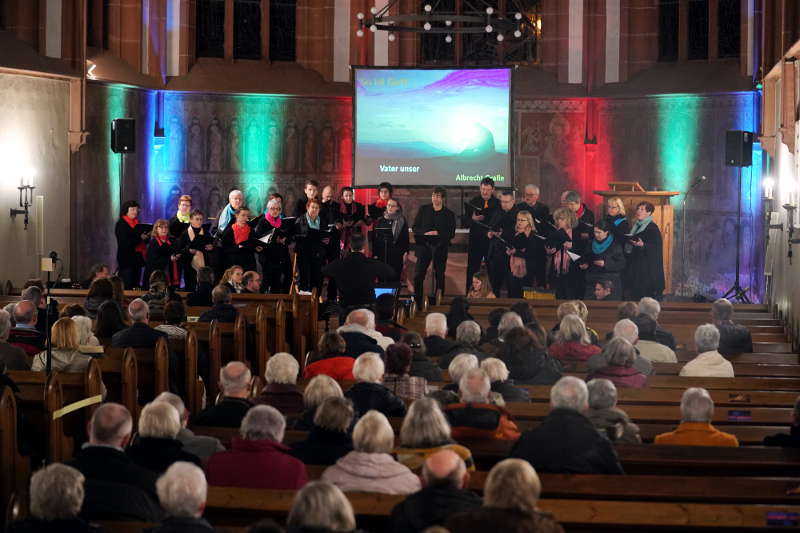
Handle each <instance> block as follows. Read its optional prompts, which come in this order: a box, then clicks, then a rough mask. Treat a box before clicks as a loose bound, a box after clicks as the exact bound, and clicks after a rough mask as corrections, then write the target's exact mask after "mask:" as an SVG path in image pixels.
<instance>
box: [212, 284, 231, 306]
mask: <svg viewBox="0 0 800 533" xmlns="http://www.w3.org/2000/svg"><path fill="white" fill-rule="evenodd" d="M230 301H231V290H230V289H229V288H228V286H227V285H217V286H216V287H214V289H213V290H212V291H211V302H212V303H213V304H214V305H219V304H226V303H230Z"/></svg>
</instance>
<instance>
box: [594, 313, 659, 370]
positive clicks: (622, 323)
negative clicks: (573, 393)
mask: <svg viewBox="0 0 800 533" xmlns="http://www.w3.org/2000/svg"><path fill="white" fill-rule="evenodd" d="M609 335H610V336H609V337H608V339H607V340H610V339H612V338H622V339H625V340H626V341H628V342H630V343H631V344H633V347H634V349H635V348H636V345H637V344H638V342H639V328H637V327H636V324H635V323H634V322H633V321H632V320H630V319H628V318H623V319H620V320H618V321H617V323H616V324H615V325H614V330H613V331H612V332H611V333H610V334H609ZM586 364H587V366H588V367H589V371H593V370H597V369H600V368H604V367H606V366H608V361H607V360H606V356H605V355H604V354H603V352H600V353H597V354H595V355H593V356H591V357H590V358H589V360H588V361H586ZM633 367H634V368H635V369H637V370H638V371H639V372H641V373H642V374H644V375H645V376H652V375H653V374H655V370H654V369H653V363H651V362H650V361H648V360H647V359H645V358H644V357H642V356H640V355H639V353H638V352H637V353H636V358H635V359H634V361H633Z"/></svg>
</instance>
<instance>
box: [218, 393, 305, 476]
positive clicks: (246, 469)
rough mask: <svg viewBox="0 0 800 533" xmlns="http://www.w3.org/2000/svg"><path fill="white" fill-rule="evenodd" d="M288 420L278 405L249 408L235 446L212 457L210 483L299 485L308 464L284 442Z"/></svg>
mask: <svg viewBox="0 0 800 533" xmlns="http://www.w3.org/2000/svg"><path fill="white" fill-rule="evenodd" d="M285 430H286V420H285V419H284V418H283V415H282V414H281V413H280V412H279V411H278V410H277V409H275V408H274V407H271V406H269V405H257V406H255V407H253V408H252V409H250V410H249V411H248V412H247V415H246V416H245V417H244V419H242V425H241V427H240V428H239V432H240V433H241V438H239V437H234V438H233V440H232V441H231V449H230V450H228V451H224V452H217V453H215V454H214V455H212V456H211V457H210V458H209V459H208V466H207V467H206V472H207V474H208V483H209V484H210V485H214V486H222V487H241V488H252V489H299V488H301V487H302V486H303V485H305V484H306V481H307V480H308V478H307V476H306V467H305V465H303V463H301V462H300V461H299V460H297V459H295V458H294V457H292V456H291V455H289V448H288V447H287V446H284V445H283V444H282V442H283V435H284V431H285Z"/></svg>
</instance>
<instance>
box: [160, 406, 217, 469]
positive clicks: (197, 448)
mask: <svg viewBox="0 0 800 533" xmlns="http://www.w3.org/2000/svg"><path fill="white" fill-rule="evenodd" d="M154 401H156V402H166V403H168V404H170V405H171V406H172V407H174V408H175V410H176V411H177V412H178V415H179V417H180V420H181V428H180V430H179V431H178V436H177V437H176V438H177V439H178V441H180V443H181V444H183V451H185V452H186V453H191V454H192V455H196V456H197V457H198V458H199V459H200V460H201V461H202V462H204V463H205V462H206V461H208V458H209V457H210V456H211V455H212V454H214V453H216V452H221V451H224V450H225V447H224V446H223V445H222V443H221V442H220V441H219V439H217V438H215V437H207V436H205V435H195V434H194V433H193V432H192V431H191V430H190V429H189V428H187V427H186V426H187V425H188V423H189V410H188V409H186V406H185V405H184V403H183V400H181V397H180V396H178V395H177V394H173V393H171V392H162V393H161V394H159V395H158V396H156V399H155V400H154Z"/></svg>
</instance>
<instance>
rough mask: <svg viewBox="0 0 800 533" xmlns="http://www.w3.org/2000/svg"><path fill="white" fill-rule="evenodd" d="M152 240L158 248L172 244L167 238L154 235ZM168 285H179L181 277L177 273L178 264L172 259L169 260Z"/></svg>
mask: <svg viewBox="0 0 800 533" xmlns="http://www.w3.org/2000/svg"><path fill="white" fill-rule="evenodd" d="M154 238H155V240H156V243H158V245H159V246H164V245H165V244H167V245H170V244H172V242H170V240H169V236H167V237H159V236H158V235H156V236H155V237H154ZM169 284H170V285H172V286H175V287H177V286H178V285H180V284H181V276H180V274H179V273H178V262H177V261H176V260H174V259H172V258H170V269H169Z"/></svg>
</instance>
